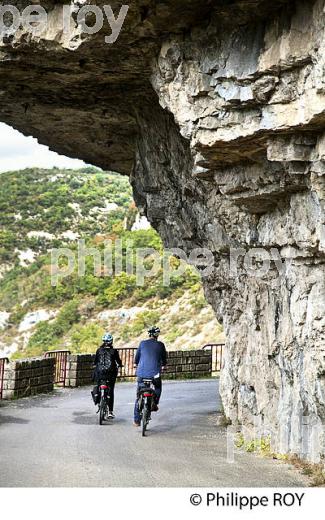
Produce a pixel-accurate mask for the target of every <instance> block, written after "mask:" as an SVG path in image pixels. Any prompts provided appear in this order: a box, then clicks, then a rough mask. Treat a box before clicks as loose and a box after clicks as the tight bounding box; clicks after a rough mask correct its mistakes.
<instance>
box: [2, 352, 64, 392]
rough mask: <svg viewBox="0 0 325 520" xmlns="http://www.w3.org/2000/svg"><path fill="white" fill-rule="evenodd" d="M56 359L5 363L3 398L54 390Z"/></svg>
mask: <svg viewBox="0 0 325 520" xmlns="http://www.w3.org/2000/svg"><path fill="white" fill-rule="evenodd" d="M54 371H55V359H44V358H33V359H22V360H19V361H12V362H11V363H8V364H7V365H5V368H4V377H3V399H14V398H18V397H27V396H31V395H36V394H41V393H46V392H52V391H53V388H54Z"/></svg>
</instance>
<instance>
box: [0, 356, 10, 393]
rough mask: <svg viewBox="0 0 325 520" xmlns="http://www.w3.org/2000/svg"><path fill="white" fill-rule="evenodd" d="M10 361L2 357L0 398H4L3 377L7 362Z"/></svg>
mask: <svg viewBox="0 0 325 520" xmlns="http://www.w3.org/2000/svg"><path fill="white" fill-rule="evenodd" d="M6 363H9V359H8V358H6V357H5V358H0V399H2V395H3V378H4V375H5V364H6Z"/></svg>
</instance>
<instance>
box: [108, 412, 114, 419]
mask: <svg viewBox="0 0 325 520" xmlns="http://www.w3.org/2000/svg"><path fill="white" fill-rule="evenodd" d="M107 418H108V419H115V415H114V414H113V412H109V413H108V415H107Z"/></svg>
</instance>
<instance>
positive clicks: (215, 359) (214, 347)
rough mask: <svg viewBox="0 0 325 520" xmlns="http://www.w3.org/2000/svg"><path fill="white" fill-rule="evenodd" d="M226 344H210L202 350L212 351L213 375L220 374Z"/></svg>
mask: <svg viewBox="0 0 325 520" xmlns="http://www.w3.org/2000/svg"><path fill="white" fill-rule="evenodd" d="M224 346H225V344H224V343H208V344H207V345H204V347H202V350H211V354H212V375H213V374H216V373H218V372H220V370H221V369H222V362H223V349H224Z"/></svg>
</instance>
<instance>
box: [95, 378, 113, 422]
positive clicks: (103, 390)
mask: <svg viewBox="0 0 325 520" xmlns="http://www.w3.org/2000/svg"><path fill="white" fill-rule="evenodd" d="M99 389H100V401H99V405H98V412H97V413H99V416H98V417H99V424H100V426H102V424H103V422H104V421H105V420H107V418H108V399H109V392H110V388H109V386H108V383H102V384H100V385H99Z"/></svg>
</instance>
